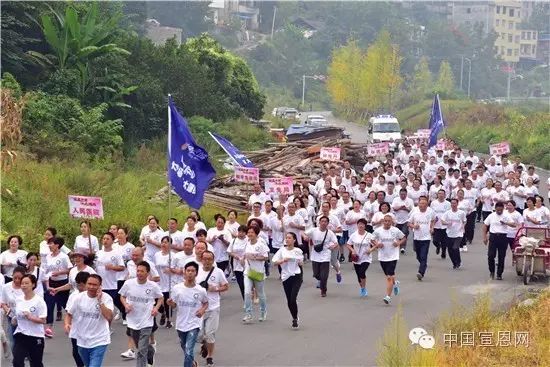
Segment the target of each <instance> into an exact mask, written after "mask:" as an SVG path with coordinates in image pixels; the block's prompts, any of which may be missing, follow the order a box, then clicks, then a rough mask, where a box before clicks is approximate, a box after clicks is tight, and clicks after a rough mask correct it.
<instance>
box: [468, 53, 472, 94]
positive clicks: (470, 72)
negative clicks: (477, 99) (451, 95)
mask: <svg viewBox="0 0 550 367" xmlns="http://www.w3.org/2000/svg"><path fill="white" fill-rule="evenodd" d="M468 60H469V59H468ZM471 77H472V60H470V63H469V67H468V98H470V80H471Z"/></svg>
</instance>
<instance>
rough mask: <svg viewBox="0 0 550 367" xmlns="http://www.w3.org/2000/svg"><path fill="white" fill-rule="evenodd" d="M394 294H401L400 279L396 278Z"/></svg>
mask: <svg viewBox="0 0 550 367" xmlns="http://www.w3.org/2000/svg"><path fill="white" fill-rule="evenodd" d="M393 294H394V295H396V296H397V295H398V294H399V280H396V281H395V283H393Z"/></svg>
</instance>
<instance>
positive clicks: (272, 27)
mask: <svg viewBox="0 0 550 367" xmlns="http://www.w3.org/2000/svg"><path fill="white" fill-rule="evenodd" d="M276 15H277V7H276V6H273V22H272V23H271V40H272V41H273V31H274V30H275V16H276ZM302 103H303V102H302Z"/></svg>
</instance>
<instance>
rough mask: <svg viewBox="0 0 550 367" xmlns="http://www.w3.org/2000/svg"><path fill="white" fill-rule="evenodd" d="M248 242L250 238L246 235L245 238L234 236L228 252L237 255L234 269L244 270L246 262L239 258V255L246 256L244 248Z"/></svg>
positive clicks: (240, 256)
mask: <svg viewBox="0 0 550 367" xmlns="http://www.w3.org/2000/svg"><path fill="white" fill-rule="evenodd" d="M247 243H248V239H247V238H246V237H245V238H243V239H240V238H238V237H237V238H234V239H233V240H232V241H231V243H230V244H229V247H228V248H227V252H230V253H232V254H233V255H234V256H235V257H236V258H234V260H233V271H244V266H243V264H244V262H242V261H241V260H237V257H238V258H239V259H242V258H243V257H244V250H245V248H246V244H247Z"/></svg>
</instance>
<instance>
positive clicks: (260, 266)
mask: <svg viewBox="0 0 550 367" xmlns="http://www.w3.org/2000/svg"><path fill="white" fill-rule="evenodd" d="M244 253H245V255H261V256H264V257H266V256H268V255H269V246H267V244H266V243H265V242H264V241H263V240H262V239H261V238H258V240H257V241H256V243H255V244H252V243H250V241H247V244H246V246H245V249H244ZM264 262H265V261H264V260H249V259H247V260H246V261H245V262H244V275H245V276H246V275H248V270H249V269H250V268H252V269H253V270H256V271H258V272H260V273H265V266H264Z"/></svg>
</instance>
